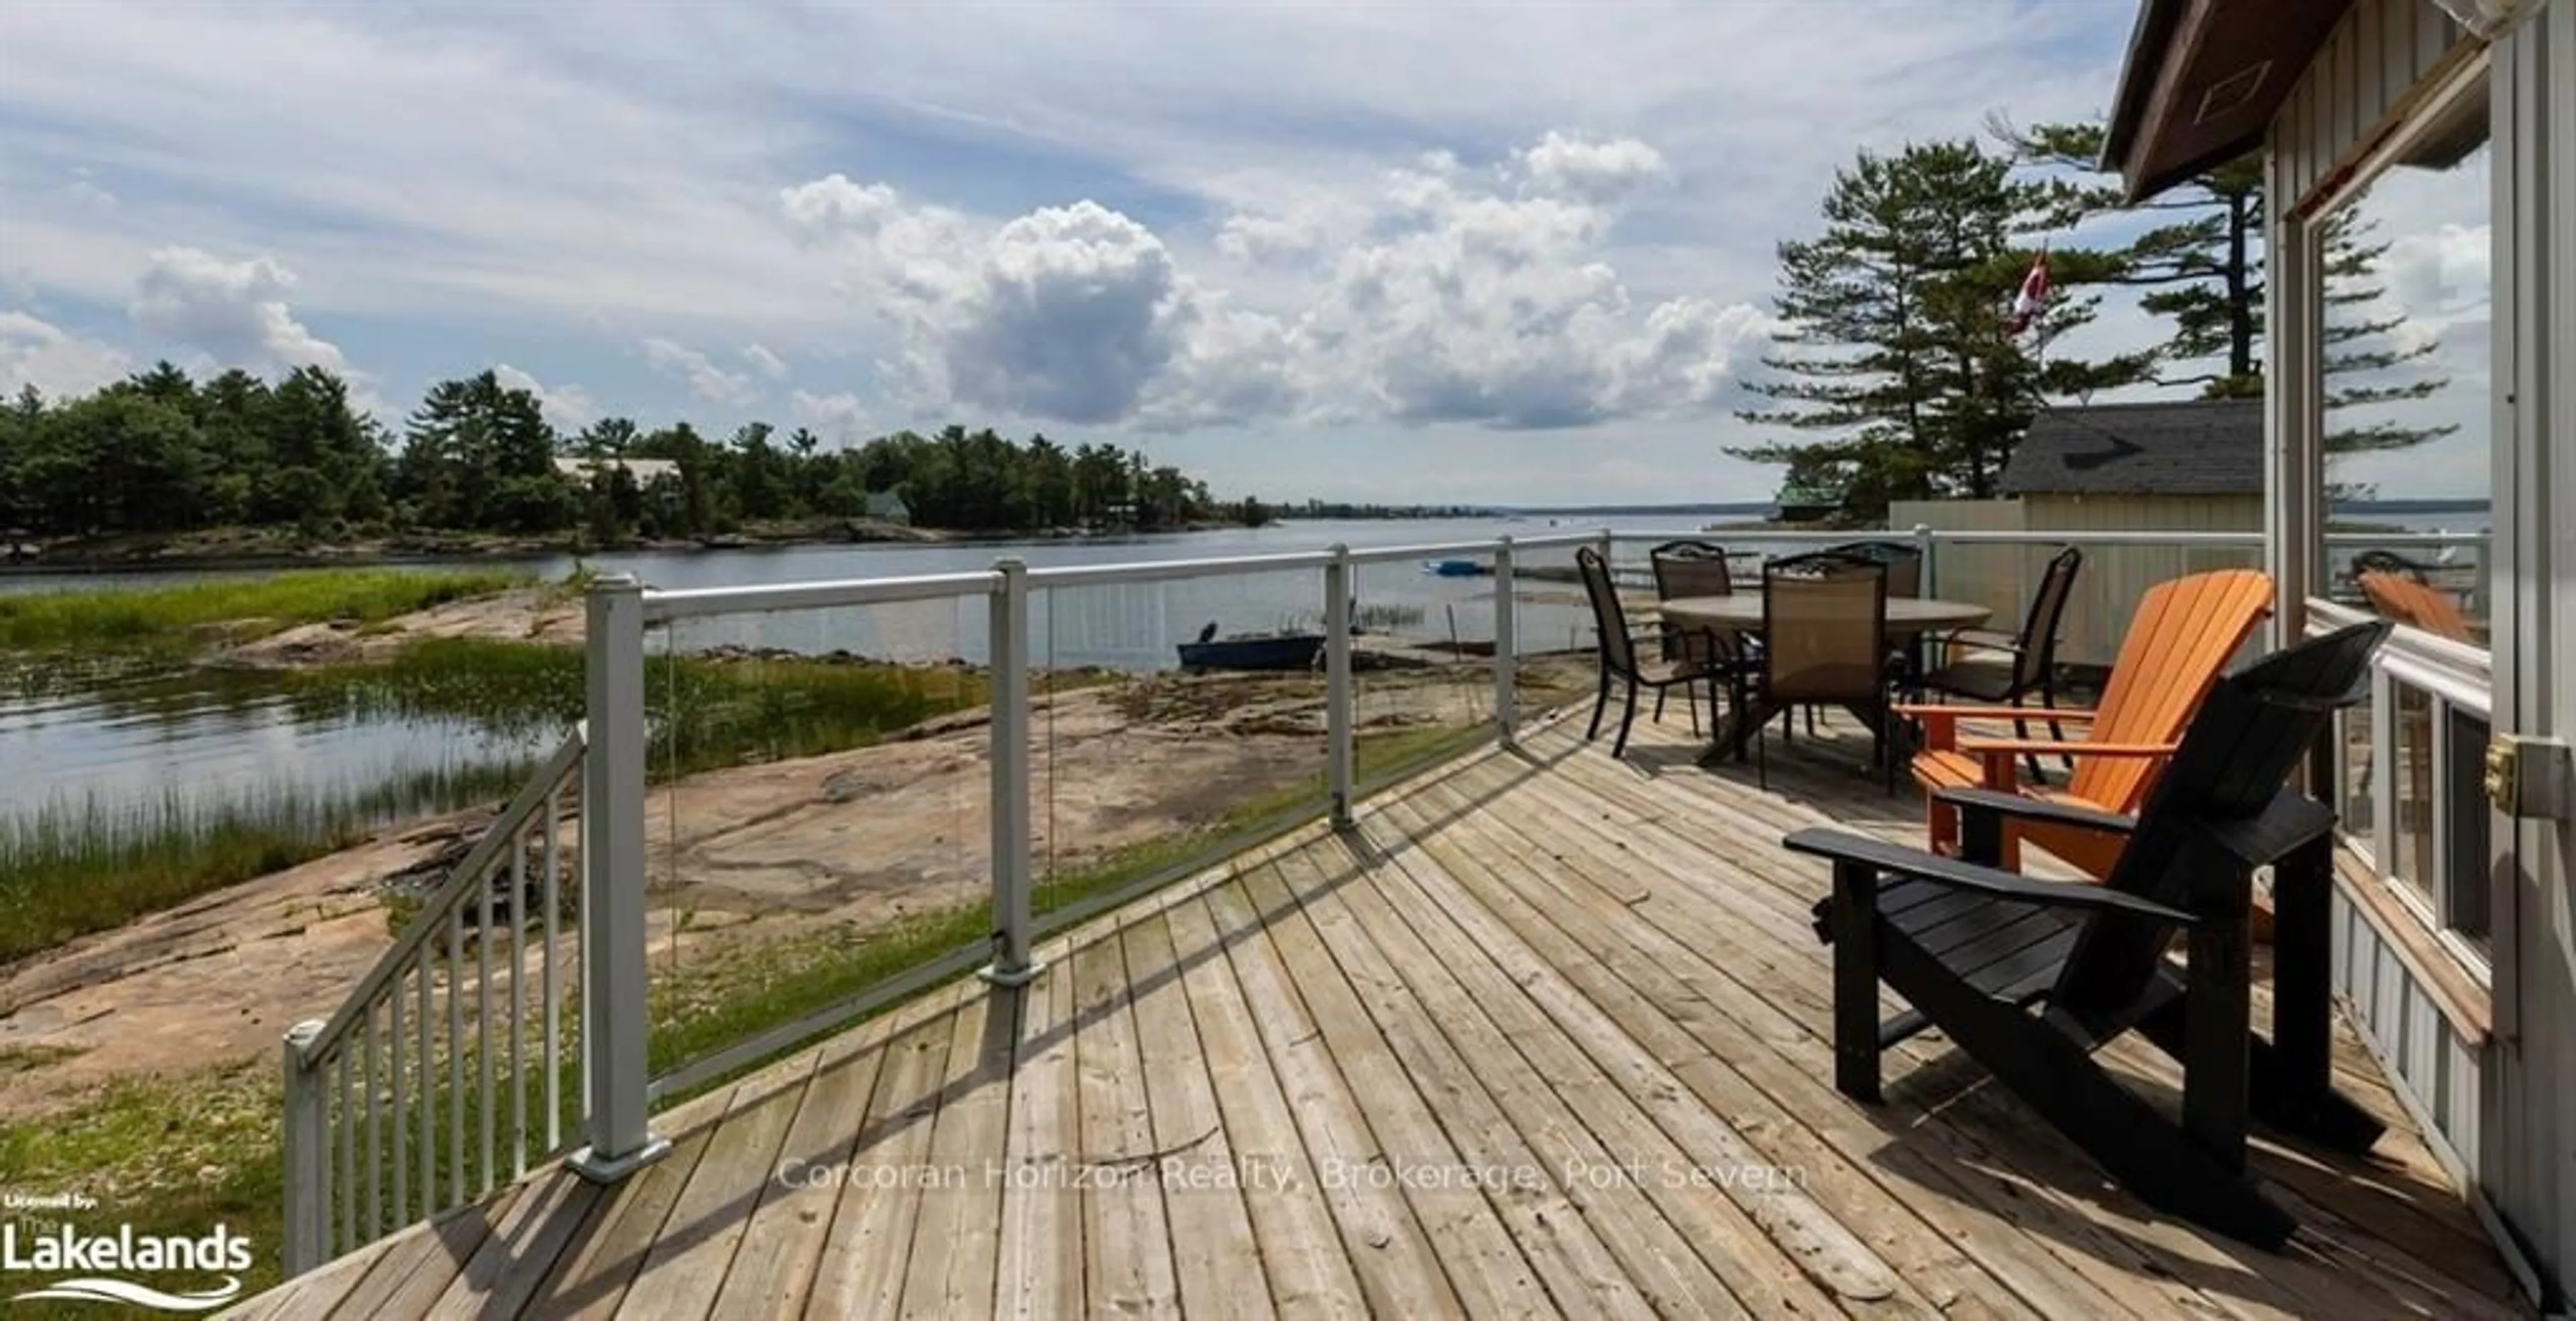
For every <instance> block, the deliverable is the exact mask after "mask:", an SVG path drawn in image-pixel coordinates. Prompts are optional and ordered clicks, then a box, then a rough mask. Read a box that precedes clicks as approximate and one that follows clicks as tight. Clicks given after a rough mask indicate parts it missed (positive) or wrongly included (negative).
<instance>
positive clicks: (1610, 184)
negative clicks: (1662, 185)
mask: <svg viewBox="0 0 2576 1321" xmlns="http://www.w3.org/2000/svg"><path fill="white" fill-rule="evenodd" d="M1520 159H1521V166H1522V168H1523V169H1525V170H1527V171H1528V172H1529V179H1530V183H1531V184H1532V185H1533V186H1534V187H1536V188H1537V190H1539V191H1541V192H1546V193H1557V194H1563V195H1566V196H1572V197H1579V198H1583V199H1585V200H1587V201H1594V202H1613V201H1618V200H1620V199H1622V198H1625V197H1627V196H1629V195H1631V194H1633V193H1635V192H1637V191H1638V190H1640V189H1642V188H1644V187H1646V186H1647V185H1648V184H1651V183H1654V182H1656V181H1657V180H1659V179H1662V178H1664V177H1665V175H1666V173H1667V171H1666V167H1665V165H1664V157H1663V153H1661V152H1659V151H1656V150H1655V149H1654V148H1653V147H1650V146H1648V145H1646V144H1645V143H1643V142H1639V141H1638V140H1636V139H1635V138H1613V139H1611V140H1609V141H1606V142H1588V141H1585V140H1584V139H1581V138H1574V137H1568V136H1566V135H1565V134H1562V133H1550V134H1548V135H1547V136H1546V137H1543V138H1541V139H1539V140H1538V143H1537V145H1535V146H1532V147H1530V148H1529V149H1528V150H1526V151H1523V152H1522V153H1521V157H1520Z"/></svg>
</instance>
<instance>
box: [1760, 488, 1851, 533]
mask: <svg viewBox="0 0 2576 1321" xmlns="http://www.w3.org/2000/svg"><path fill="white" fill-rule="evenodd" d="M1842 507H1843V496H1842V492H1840V491H1835V490H1831V489H1828V488H1826V487H1822V486H1812V485H1807V484H1804V483H1800V482H1783V483H1781V486H1780V494H1779V496H1778V497H1777V498H1776V499H1775V500H1774V502H1773V507H1772V510H1771V516H1772V517H1773V518H1776V519H1778V520H1780V521H1781V522H1783V523H1812V522H1815V521H1816V520H1817V519H1820V518H1830V517H1832V516H1833V515H1834V514H1835V513H1836V512H1838V511H1840V510H1841V509H1842Z"/></svg>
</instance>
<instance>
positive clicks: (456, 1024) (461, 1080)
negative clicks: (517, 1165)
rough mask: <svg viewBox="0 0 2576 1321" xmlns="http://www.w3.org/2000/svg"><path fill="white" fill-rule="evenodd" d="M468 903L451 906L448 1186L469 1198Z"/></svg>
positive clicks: (455, 1196) (451, 1191)
mask: <svg viewBox="0 0 2576 1321" xmlns="http://www.w3.org/2000/svg"><path fill="white" fill-rule="evenodd" d="M464 960H465V907H464V905H462V904H459V905H457V906H456V907H454V908H450V909H448V910H447V1190H448V1195H449V1197H451V1198H452V1199H454V1200H455V1201H457V1202H463V1201H464V1200H465V995H464V991H463V989H462V985H461V984H462V983H463V982H464V980H465V970H464V967H463V966H462V965H463V963H464Z"/></svg>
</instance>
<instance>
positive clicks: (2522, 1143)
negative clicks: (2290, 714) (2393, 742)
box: [2486, 0, 2576, 1305]
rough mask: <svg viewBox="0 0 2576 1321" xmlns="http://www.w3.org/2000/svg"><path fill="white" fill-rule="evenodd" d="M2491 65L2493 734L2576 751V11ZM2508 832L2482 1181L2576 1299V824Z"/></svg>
mask: <svg viewBox="0 0 2576 1321" xmlns="http://www.w3.org/2000/svg"><path fill="white" fill-rule="evenodd" d="M2494 60H2495V62H2494V66H2493V73H2492V75H2491V77H2492V82H2493V104H2494V126H2495V132H2496V138H2495V162H2496V166H2495V171H2494V173H2495V187H2496V204H2495V210H2494V213H2495V217H2496V233H2495V248H2494V263H2495V276H2494V288H2495V291H2496V293H2495V297H2496V301H2495V320H2494V326H2495V340H2496V348H2495V361H2496V363H2497V373H2496V375H2497V398H2496V412H2495V420H2496V427H2495V429H2496V437H2497V440H2496V458H2495V490H2496V493H2497V497H2498V499H2497V509H2496V514H2497V519H2496V537H2497V542H2498V545H2499V546H2500V547H2503V548H2504V549H2503V551H2502V554H2501V555H2500V557H2499V572H2498V574H2497V583H2498V587H2497V589H2496V596H2497V602H2498V607H2499V608H2498V610H2497V611H2496V616H2497V628H2496V637H2495V649H2496V680H2497V686H2496V694H2495V698H2496V717H2497V719H2496V728H2497V729H2499V730H2504V729H2514V730H2518V731H2520V732H2522V733H2525V734H2531V735H2540V736H2555V737H2558V738H2562V739H2568V740H2570V741H2576V519H2570V518H2568V517H2567V516H2566V511H2567V510H2569V509H2571V508H2576V398H2570V397H2569V395H2568V393H2567V392H2568V391H2570V390H2576V0H2550V2H2549V3H2548V4H2547V5H2546V7H2545V8H2544V9H2543V10H2542V12H2541V13H2540V14H2539V16H2538V17H2536V18H2535V19H2533V20H2532V21H2530V22H2528V23H2526V24H2524V25H2523V26H2522V27H2520V28H2518V29H2516V30H2515V31H2513V32H2511V33H2509V34H2507V35H2506V37H2505V38H2504V40H2503V41H2501V42H2500V43H2499V44H2498V45H2497V47H2496V51H2495V57H2494ZM2563 806H2564V807H2565V808H2567V809H2568V810H2569V811H2570V812H2576V802H2568V803H2566V804H2563ZM2495 835H2496V854H2495V863H2496V867H2495V876H2496V882H2497V888H2496V891H2495V897H2496V899H2495V901H2496V903H2497V904H2498V905H2499V907H2501V908H2504V910H2505V911H2506V913H2507V914H2508V915H2509V916H2508V921H2509V923H2510V927H2511V930H2510V932H2509V933H2501V934H2502V935H2503V939H2504V942H2505V946H2506V947H2505V948H2503V949H2500V950H2499V951H2498V956H2497V963H2498V966H2497V969H2496V972H2497V985H2498V986H2499V987H2505V986H2508V985H2510V986H2511V987H2512V993H2511V995H2510V996H2509V997H2507V996H2506V994H2505V993H2504V992H2502V991H2500V992H2499V997H2500V1000H2503V1001H2505V1002H2502V1003H2499V1004H2498V1005H2497V1007H2496V1013H2497V1019H2498V1022H2499V1024H2500V1025H2507V1026H2509V1027H2510V1031H2509V1032H2501V1033H2500V1034H2499V1035H2501V1036H2504V1037H2506V1038H2507V1040H2505V1041H2504V1042H2503V1043H2501V1044H2500V1045H2499V1047H2498V1049H2497V1050H2496V1051H2495V1052H2494V1054H2495V1056H2496V1058H2495V1061H2494V1071H2493V1073H2492V1074H2491V1075H2490V1081H2491V1086H2492V1087H2493V1089H2494V1093H2495V1094H2494V1095H2493V1096H2492V1097H2491V1098H2490V1103H2491V1105H2492V1106H2493V1115H2492V1118H2491V1120H2490V1123H2491V1126H2492V1131H2493V1138H2492V1142H2491V1144H2490V1154H2491V1159H2489V1161H2488V1162H2487V1164H2486V1178H2487V1182H2488V1184H2489V1186H2490V1195H2491V1196H2492V1197H2493V1198H2494V1199H2495V1202H2496V1204H2497V1205H2498V1206H2499V1207H2501V1208H2502V1209H2503V1211H2504V1213H2505V1215H2506V1216H2507V1217H2508V1218H2509V1219H2510V1220H2512V1222H2513V1223H2514V1225H2515V1226H2516V1227H2517V1229H2518V1230H2519V1232H2520V1233H2521V1235H2522V1237H2523V1238H2524V1240H2525V1242H2526V1244H2527V1246H2528V1247H2529V1248H2530V1250H2531V1253H2532V1255H2533V1256H2534V1257H2535V1258H2536V1259H2537V1261H2538V1263H2539V1264H2540V1266H2541V1268H2542V1269H2543V1270H2544V1271H2545V1272H2548V1273H2550V1274H2553V1275H2554V1276H2555V1277H2556V1279H2557V1281H2558V1284H2559V1287H2560V1289H2561V1290H2562V1291H2576V823H2571V822H2569V821H2566V820H2560V821H2537V820H2535V821H2522V822H2515V823H2512V825H2511V828H2509V829H2507V828H2503V827H2502V825H2501V823H2500V826H2499V828H2498V829H2497V830H2496V832H2495ZM2498 1156H2501V1157H2502V1158H2501V1159H2498V1158H2494V1157H2498ZM2562 1305H2567V1304H2565V1303H2562Z"/></svg>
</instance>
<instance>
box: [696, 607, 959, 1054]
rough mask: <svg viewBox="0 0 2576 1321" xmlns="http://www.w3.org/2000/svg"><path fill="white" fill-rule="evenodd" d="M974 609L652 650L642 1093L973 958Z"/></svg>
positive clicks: (786, 620)
mask: <svg viewBox="0 0 2576 1321" xmlns="http://www.w3.org/2000/svg"><path fill="white" fill-rule="evenodd" d="M989 602H990V598H989V597H987V596H983V595H977V596H972V597H962V598H943V599H939V600H932V601H920V602H902V603H894V604H880V605H867V606H854V607H846V608H838V609H828V610H797V611H783V612H774V613H767V614H758V615H716V616H709V617H704V618H691V619H683V620H679V621H676V622H674V623H672V624H670V625H669V626H668V627H667V628H664V629H660V630H657V634H658V638H657V637H655V636H653V635H648V642H647V645H648V650H650V651H651V652H653V653H654V654H652V655H650V656H648V659H647V661H646V667H645V704H646V713H647V718H648V721H649V724H650V733H649V736H648V740H647V755H648V758H649V760H648V762H647V765H646V771H645V779H646V790H645V828H646V876H647V889H648V893H649V894H650V896H651V907H650V911H649V915H648V918H647V924H646V925H647V940H648V942H649V944H648V951H649V952H648V964H647V967H648V972H647V978H646V986H647V990H648V1002H649V1007H650V1016H651V1026H650V1039H651V1050H650V1054H651V1061H652V1072H653V1076H654V1077H656V1078H668V1077H670V1076H671V1075H672V1074H673V1073H674V1071H678V1070H685V1069H688V1068H689V1067H690V1066H692V1065H697V1064H701V1063H703V1062H704V1061H706V1060H708V1059H709V1058H710V1056H712V1055H713V1054H714V1053H715V1052H718V1051H723V1050H727V1049H730V1048H734V1047H737V1046H741V1045H743V1044H744V1043H747V1042H752V1041H755V1040H757V1039H759V1038H761V1037H762V1036H763V1035H764V1034H767V1033H771V1032H774V1031H777V1030H780V1029H784V1028H786V1027H788V1026H790V1025H792V1024H795V1023H798V1022H800V1021H802V1020H805V1019H808V1018H810V1017H811V1016H813V1015H816V1014H818V1013H822V1012H823V1011H826V1010H829V1009H831V1008H833V1007H834V1006H836V1005H839V1004H842V1003H844V1002H846V1001H848V1000H850V999H851V998H852V997H853V996H856V995H858V994H860V993H861V992H864V991H867V990H869V989H870V988H872V987H874V986H876V985H878V984H880V983H883V982H885V981H887V980H888V979H890V978H893V977H896V976H898V975H900V974H903V973H905V972H907V971H910V970H911V969H913V968H916V967H918V966H921V965H924V964H927V963H930V962H933V961H935V960H938V959H939V958H941V957H942V956H943V955H951V954H954V953H956V952H957V951H958V950H960V949H961V948H964V947H970V946H971V947H975V948H979V949H980V948H982V947H984V946H985V945H986V944H987V943H988V940H989V933H990V931H991V929H992V920H991V912H992V899H991V894H992V891H991V876H992V866H991V856H992V854H991V821H990V815H989V812H988V804H989V803H990V802H991V793H990V785H991V775H990V763H989V761H988V758H987V744H988V729H987V715H988V711H987V708H986V700H987V693H988V691H989V688H990V675H989V674H988V672H987V670H986V668H985V661H986V653H985V638H986V635H987V633H988V632H989V627H988V619H989V613H988V612H989V609H990V605H989ZM697 1081H705V1079H698V1080H697ZM678 1090H680V1091H682V1092H685V1091H686V1090H687V1088H686V1087H685V1086H684V1087H682V1088H680V1089H678Z"/></svg>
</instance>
